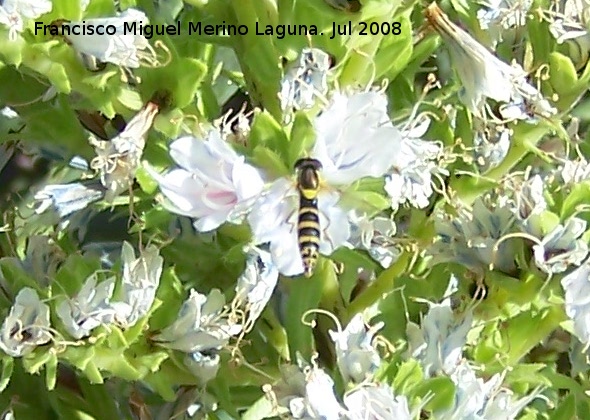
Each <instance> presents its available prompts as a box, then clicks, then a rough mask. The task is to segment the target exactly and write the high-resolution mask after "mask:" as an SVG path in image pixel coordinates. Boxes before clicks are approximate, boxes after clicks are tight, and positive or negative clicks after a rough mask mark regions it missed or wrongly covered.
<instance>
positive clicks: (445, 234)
mask: <svg viewBox="0 0 590 420" xmlns="http://www.w3.org/2000/svg"><path fill="white" fill-rule="evenodd" d="M514 221H515V216H514V214H513V213H512V211H511V210H510V209H509V208H507V207H506V206H500V205H497V203H493V201H492V200H491V199H489V197H483V198H482V197H478V198H477V199H476V200H475V202H474V203H473V211H468V210H466V209H461V210H459V212H458V216H457V217H456V218H454V219H453V218H451V217H450V216H449V215H448V214H446V213H443V212H442V211H437V212H436V213H435V219H434V225H435V229H436V233H437V234H438V236H439V238H438V241H437V242H436V243H435V244H434V245H432V246H431V249H430V254H431V255H433V256H434V258H435V260H436V262H437V263H440V262H446V261H454V262H457V263H459V264H462V265H464V266H465V267H468V268H470V269H471V270H474V271H476V272H478V273H479V274H482V273H483V270H484V269H487V268H488V267H489V265H490V264H493V266H494V268H495V269H496V270H500V271H502V272H504V273H510V272H512V271H513V270H514V269H515V263H514V256H515V254H516V251H515V243H514V241H503V242H502V243H501V244H500V246H499V247H498V249H497V250H496V251H494V248H495V246H496V243H497V242H498V240H499V239H500V238H502V237H503V236H504V235H506V234H507V233H509V232H510V231H511V230H512V229H513V227H514Z"/></svg>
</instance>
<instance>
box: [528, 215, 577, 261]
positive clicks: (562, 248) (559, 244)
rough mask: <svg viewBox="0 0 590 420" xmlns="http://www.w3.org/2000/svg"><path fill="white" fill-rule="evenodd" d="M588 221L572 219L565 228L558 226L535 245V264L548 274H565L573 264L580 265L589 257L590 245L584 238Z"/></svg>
mask: <svg viewBox="0 0 590 420" xmlns="http://www.w3.org/2000/svg"><path fill="white" fill-rule="evenodd" d="M585 231H586V221H585V220H582V219H578V218H577V217H571V218H570V219H568V220H567V222H566V224H565V226H563V225H557V226H556V227H555V228H554V229H553V230H552V231H551V232H550V233H549V234H547V235H546V236H545V237H544V238H543V239H542V240H541V244H537V245H533V255H534V259H535V264H536V265H537V267H539V268H540V269H541V270H543V271H544V272H546V273H563V272H564V271H565V270H567V269H568V267H569V266H570V265H572V264H575V265H580V264H582V262H583V261H584V259H585V258H586V256H587V255H588V244H587V243H586V241H585V240H584V238H582V237H581V236H582V234H583V233H584V232H585Z"/></svg>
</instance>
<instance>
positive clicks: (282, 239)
mask: <svg viewBox="0 0 590 420" xmlns="http://www.w3.org/2000/svg"><path fill="white" fill-rule="evenodd" d="M314 126H315V130H316V142H315V145H314V147H313V150H312V152H311V158H313V159H317V160H319V161H320V162H321V164H322V170H321V171H319V172H320V178H321V186H320V191H319V194H318V198H317V202H318V210H319V219H320V220H319V221H320V229H321V232H320V244H319V252H320V253H321V254H324V255H330V254H331V253H332V252H333V251H334V250H335V249H336V248H338V247H340V246H342V245H344V244H345V243H346V241H347V239H348V237H349V235H350V229H349V223H348V220H347V216H346V211H345V210H344V209H343V208H341V204H340V198H341V194H340V192H339V190H338V189H337V188H338V187H343V186H346V185H349V184H351V183H353V182H355V181H357V180H359V179H361V178H363V177H368V176H371V177H379V176H383V175H384V174H385V172H386V171H387V169H388V168H389V167H390V166H391V163H392V162H393V160H394V157H395V155H396V153H398V151H399V147H400V141H401V134H400V132H399V130H398V129H397V128H395V127H394V126H393V125H392V123H391V121H390V120H389V117H388V116H387V99H386V97H385V96H384V95H383V94H382V93H376V92H362V93H356V94H352V95H349V96H347V95H344V94H340V93H337V94H335V95H334V97H333V98H332V102H331V104H330V106H329V107H328V109H326V110H325V111H324V112H323V113H322V114H321V115H320V116H319V117H317V119H316V121H315V122H314ZM359 139H363V141H359ZM324 186H325V187H324ZM298 201H299V192H298V191H297V188H296V186H295V183H294V181H293V180H292V179H291V178H280V179H278V180H276V181H275V182H273V183H272V185H271V186H270V188H269V189H268V191H266V192H265V193H264V194H263V195H262V196H261V197H260V198H259V199H258V200H257V201H256V203H255V204H254V206H253V208H252V211H251V212H250V214H249V215H248V222H249V224H250V226H251V228H252V234H253V236H254V242H255V243H256V244H260V243H265V242H270V252H271V254H272V257H273V260H274V262H275V264H276V265H277V267H278V268H279V271H280V272H281V273H282V274H283V275H286V276H295V275H298V274H301V273H302V272H303V264H302V262H301V258H297V256H298V255H299V248H298V243H297V208H298Z"/></svg>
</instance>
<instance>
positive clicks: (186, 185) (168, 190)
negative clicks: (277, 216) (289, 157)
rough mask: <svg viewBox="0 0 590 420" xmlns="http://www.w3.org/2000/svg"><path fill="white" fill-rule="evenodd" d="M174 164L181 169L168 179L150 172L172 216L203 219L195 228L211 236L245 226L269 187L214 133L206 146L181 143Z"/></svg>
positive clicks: (199, 142) (175, 147) (192, 140)
mask: <svg viewBox="0 0 590 420" xmlns="http://www.w3.org/2000/svg"><path fill="white" fill-rule="evenodd" d="M170 155H171V156H172V159H174V161H175V162H176V163H177V164H178V165H179V166H180V168H176V169H173V170H171V171H169V172H168V173H166V174H165V175H163V176H162V175H158V174H157V173H156V172H155V171H153V170H150V169H149V168H148V170H149V171H150V173H151V174H152V176H153V177H154V178H155V179H156V181H158V183H159V184H160V189H161V190H162V193H163V194H164V196H165V197H166V198H167V201H164V202H163V203H162V204H163V205H164V207H166V208H167V209H168V210H169V211H171V212H173V213H176V214H180V215H183V216H188V217H192V218H195V219H197V220H196V221H195V222H194V226H195V228H196V229H197V230H198V231H200V232H208V231H211V230H213V229H216V228H218V227H219V226H220V225H221V224H222V223H224V222H226V221H229V222H239V221H240V220H241V219H242V217H243V214H244V213H245V212H247V211H248V210H249V207H250V206H251V205H252V202H253V201H254V200H255V199H256V198H257V197H258V195H259V194H260V192H261V191H262V188H263V186H264V182H263V180H262V177H261V175H260V172H259V171H258V170H257V169H256V168H254V167H253V166H251V165H249V164H247V163H246V162H245V160H244V157H243V156H239V155H238V154H237V153H236V152H235V151H234V150H233V149H232V148H231V147H230V146H229V145H228V144H227V142H225V141H224V140H223V138H222V137H221V134H220V133H219V131H218V130H211V131H209V133H208V135H207V139H206V140H205V141H202V140H200V139H197V138H195V137H192V136H187V137H181V138H179V139H177V140H175V141H174V142H173V143H172V145H171V146H170Z"/></svg>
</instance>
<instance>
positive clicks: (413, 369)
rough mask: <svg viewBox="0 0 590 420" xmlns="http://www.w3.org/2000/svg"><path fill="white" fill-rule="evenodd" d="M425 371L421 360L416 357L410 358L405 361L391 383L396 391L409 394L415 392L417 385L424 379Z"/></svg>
mask: <svg viewBox="0 0 590 420" xmlns="http://www.w3.org/2000/svg"><path fill="white" fill-rule="evenodd" d="M423 378H424V373H423V372H422V367H421V366H420V362H418V361H417V360H415V359H409V360H407V361H405V362H403V363H402V364H401V365H400V366H399V368H398V370H397V373H396V375H395V378H394V379H393V383H392V384H391V386H392V388H393V389H395V391H396V393H398V394H404V395H409V394H411V393H413V392H414V390H415V389H416V387H417V386H418V385H420V383H421V382H422V381H423V380H424V379H423Z"/></svg>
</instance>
